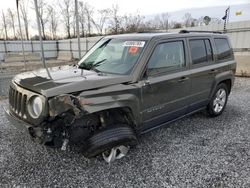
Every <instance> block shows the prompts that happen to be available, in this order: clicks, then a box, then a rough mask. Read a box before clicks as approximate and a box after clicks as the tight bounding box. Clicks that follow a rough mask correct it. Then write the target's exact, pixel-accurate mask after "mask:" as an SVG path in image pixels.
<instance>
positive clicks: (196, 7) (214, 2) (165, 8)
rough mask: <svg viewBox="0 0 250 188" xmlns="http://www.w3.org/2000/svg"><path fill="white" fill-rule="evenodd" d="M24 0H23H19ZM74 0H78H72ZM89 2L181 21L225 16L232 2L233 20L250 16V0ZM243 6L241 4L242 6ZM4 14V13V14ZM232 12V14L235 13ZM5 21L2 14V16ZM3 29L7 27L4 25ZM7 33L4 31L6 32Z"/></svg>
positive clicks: (0, 0)
mask: <svg viewBox="0 0 250 188" xmlns="http://www.w3.org/2000/svg"><path fill="white" fill-rule="evenodd" d="M19 1H22V0H19ZM26 1H29V3H28V4H27V6H28V7H29V10H30V11H29V12H28V17H29V18H28V19H29V20H30V24H29V27H30V33H31V34H32V35H34V34H37V23H36V16H35V11H34V10H32V9H30V8H31V7H32V1H33V0H26ZM45 1H46V2H47V4H49V5H52V6H53V4H60V1H63V0H45ZM72 1H73V2H74V0H72ZM78 1H83V2H87V3H89V4H90V5H91V6H93V7H94V9H95V10H100V9H105V8H111V7H112V5H118V7H119V15H124V14H137V13H138V14H140V15H143V16H145V19H151V18H153V17H154V16H155V15H156V14H160V13H165V12H168V13H169V14H170V21H178V22H181V21H182V19H183V15H184V14H185V13H187V12H190V13H191V14H192V17H193V18H196V19H198V18H200V17H201V16H205V15H207V16H210V17H212V18H222V17H223V16H224V12H225V9H226V8H227V7H228V6H231V10H232V11H230V21H243V20H250V0H78ZM238 7H239V8H238ZM8 8H11V9H15V10H16V0H0V11H4V12H6V11H7V9H8ZM236 11H242V15H241V16H237V17H236V16H235V12H236ZM0 15H1V14H0ZM231 15H232V16H231ZM0 21H1V18H0ZM59 27H60V29H59V32H58V34H65V32H64V28H63V27H62V26H59ZM0 31H3V30H2V28H1V27H0ZM2 33H3V32H2Z"/></svg>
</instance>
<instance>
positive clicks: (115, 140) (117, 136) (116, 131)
mask: <svg viewBox="0 0 250 188" xmlns="http://www.w3.org/2000/svg"><path fill="white" fill-rule="evenodd" d="M136 143H137V137H136V135H135V132H134V130H133V129H132V128H131V127H129V126H128V125H125V124H122V125H116V126H110V127H107V128H104V129H102V130H100V131H99V132H97V133H96V134H94V135H93V136H92V137H90V138H89V139H87V141H86V142H85V147H84V151H83V154H84V156H85V157H87V158H91V157H95V156H97V155H99V154H101V153H103V152H104V151H107V150H109V149H111V148H113V147H116V146H119V145H127V146H130V145H135V144H136Z"/></svg>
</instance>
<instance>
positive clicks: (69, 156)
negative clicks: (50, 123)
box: [0, 78, 250, 188]
mask: <svg viewBox="0 0 250 188" xmlns="http://www.w3.org/2000/svg"><path fill="white" fill-rule="evenodd" d="M249 99H250V79H249V78H248V79H246V78H237V79H236V83H235V86H234V88H233V91H232V94H231V95H230V98H229V101H228V106H227V108H226V110H225V112H224V113H223V114H222V115H221V116H220V117H217V118H208V117H207V116H206V115H205V113H203V112H201V113H198V114H195V115H193V116H191V117H187V118H184V119H182V120H179V121H176V122H175V123H171V124H169V125H168V126H166V127H163V128H160V129H158V130H155V131H153V132H151V133H148V134H145V135H143V136H141V137H140V142H139V144H138V145H137V146H136V147H135V148H133V149H132V150H130V152H129V155H128V156H127V157H125V158H123V159H122V160H118V161H115V162H114V163H112V164H106V163H104V161H102V160H101V159H100V158H94V159H90V160H89V159H85V158H84V157H83V155H82V154H81V153H80V152H77V150H74V149H69V151H66V152H63V151H61V150H54V149H48V148H45V147H44V146H41V145H37V144H36V143H33V142H32V141H31V140H30V139H29V137H28V135H25V134H22V133H20V132H18V131H17V129H15V128H14V127H13V126H12V125H10V123H8V121H7V120H6V118H5V117H4V114H3V110H0V127H1V129H0V187H5V186H13V187H16V186H18V187H34V186H35V187H51V186H55V187H150V188H151V187H250V137H249V135H250V100H249ZM6 103H7V102H6V100H4V101H0V105H1V106H2V105H6Z"/></svg>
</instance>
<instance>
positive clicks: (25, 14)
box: [19, 0, 29, 40]
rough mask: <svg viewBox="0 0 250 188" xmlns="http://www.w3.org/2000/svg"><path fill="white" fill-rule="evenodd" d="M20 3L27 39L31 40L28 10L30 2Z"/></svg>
mask: <svg viewBox="0 0 250 188" xmlns="http://www.w3.org/2000/svg"><path fill="white" fill-rule="evenodd" d="M19 2H20V11H21V15H22V19H23V22H24V28H25V34H26V39H27V40H29V20H28V10H27V7H28V6H27V4H28V1H25V0H23V1H19Z"/></svg>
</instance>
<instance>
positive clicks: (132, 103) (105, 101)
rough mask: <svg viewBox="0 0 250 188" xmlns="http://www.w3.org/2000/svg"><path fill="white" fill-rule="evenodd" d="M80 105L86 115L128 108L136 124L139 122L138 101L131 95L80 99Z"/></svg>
mask: <svg viewBox="0 0 250 188" xmlns="http://www.w3.org/2000/svg"><path fill="white" fill-rule="evenodd" d="M80 103H81V104H82V106H83V108H84V110H85V111H87V112H88V113H96V112H100V111H104V110H108V109H114V108H129V109H130V110H131V112H132V114H133V116H134V118H135V121H136V123H139V121H140V117H139V106H140V100H139V98H138V97H137V96H136V95H133V94H117V95H112V96H99V97H89V98H81V97H80Z"/></svg>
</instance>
